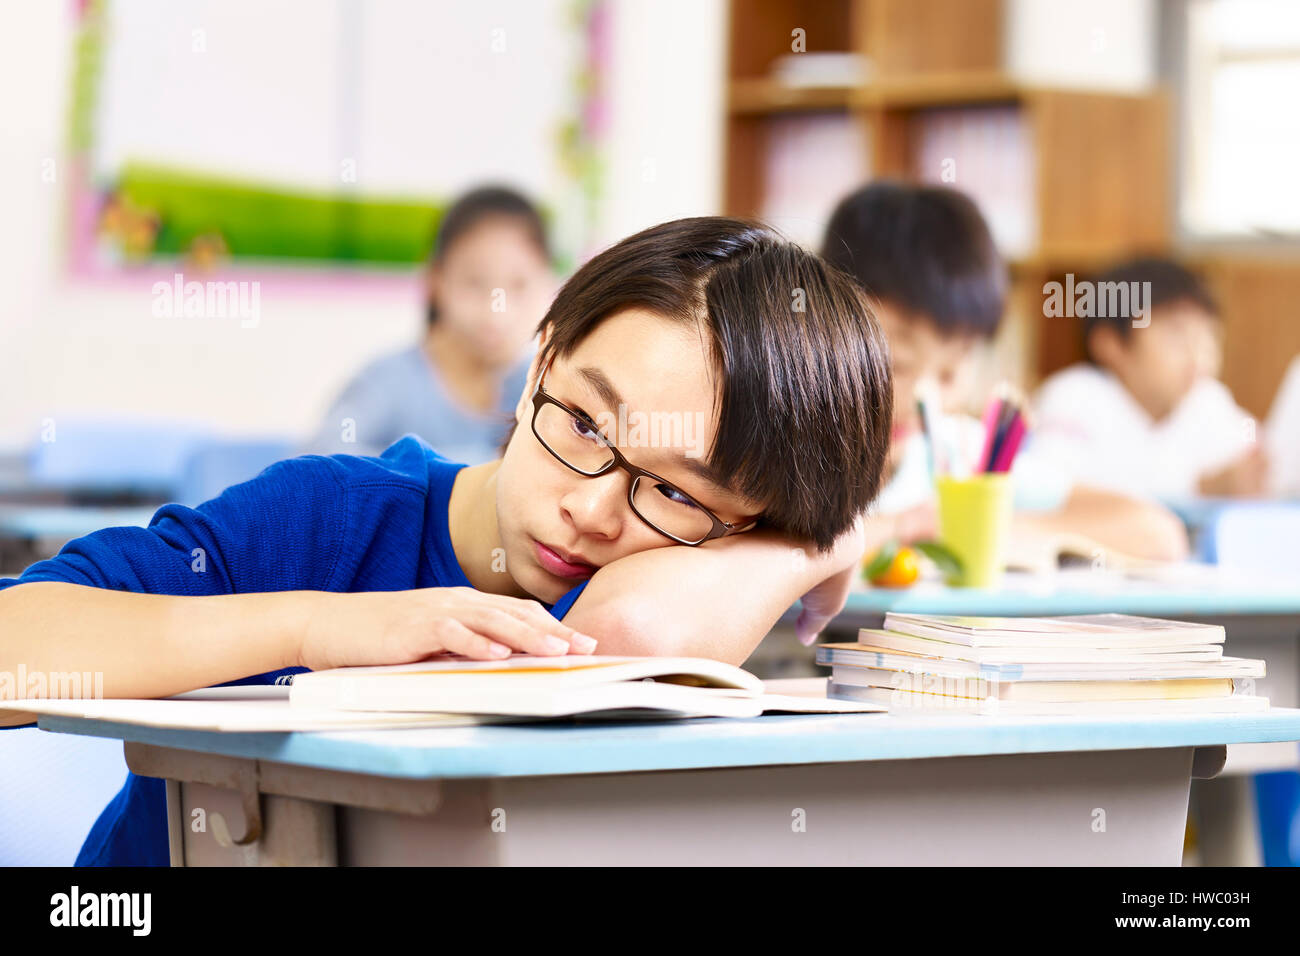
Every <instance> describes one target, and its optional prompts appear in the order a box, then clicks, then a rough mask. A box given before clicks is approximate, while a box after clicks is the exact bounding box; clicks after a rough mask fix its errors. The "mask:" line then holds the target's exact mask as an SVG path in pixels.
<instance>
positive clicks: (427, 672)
mask: <svg viewBox="0 0 1300 956" xmlns="http://www.w3.org/2000/svg"><path fill="white" fill-rule="evenodd" d="M289 703H290V705H291V706H292V707H309V708H313V709H317V710H341V711H353V712H355V711H363V712H376V711H397V712H405V713H411V712H419V711H436V712H439V713H450V714H498V715H509V716H524V717H565V716H573V715H577V714H601V715H607V716H637V715H638V714H646V713H648V714H653V715H660V716H681V717H757V716H758V715H759V714H761V713H764V712H777V711H779V712H785V713H847V712H850V709H849V708H847V707H843V706H841V705H842V704H845V703H848V702H846V701H834V700H828V699H827V698H826V697H825V696H822V697H820V698H818V697H811V696H802V695H793V694H768V693H766V692H765V688H764V686H763V682H762V681H761V680H759V679H758V678H757V677H755V676H754V675H753V674H750V673H749V672H748V671H744V670H741V669H740V668H739V667H734V666H732V665H731V664H724V663H722V662H720V661H714V660H708V659H705V658H695V657H614V656H601V655H593V656H570V657H530V656H526V655H521V656H517V657H512V658H508V659H506V660H503V661H466V660H440V661H426V662H423V663H418V664H398V665H394V666H385V667H341V668H337V669H334V670H326V671H313V672H312V673H309V674H299V675H297V676H296V677H294V678H293V682H292V685H291V687H290V690H289ZM853 709H854V710H858V711H866V710H871V709H874V708H870V707H862V706H859V707H857V708H853Z"/></svg>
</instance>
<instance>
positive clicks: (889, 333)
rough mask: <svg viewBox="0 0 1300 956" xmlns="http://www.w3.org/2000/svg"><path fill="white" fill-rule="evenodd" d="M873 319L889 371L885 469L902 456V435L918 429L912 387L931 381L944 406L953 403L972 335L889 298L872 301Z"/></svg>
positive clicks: (963, 384) (968, 368) (965, 375)
mask: <svg viewBox="0 0 1300 956" xmlns="http://www.w3.org/2000/svg"><path fill="white" fill-rule="evenodd" d="M875 312H876V318H877V319H878V320H879V322H880V327H881V329H882V330H883V331H884V333H885V338H886V339H887V340H888V341H889V354H890V357H891V362H892V367H893V373H894V427H893V432H892V433H891V436H890V437H891V441H890V444H889V462H888V469H889V471H890V472H892V471H893V470H894V469H895V468H897V467H898V464H899V462H900V461H901V459H902V454H903V448H904V447H905V446H906V444H907V440H908V439H909V438H911V437H912V436H913V435H915V434H916V433H917V432H919V431H920V430H921V416H920V415H919V414H918V413H917V410H916V398H917V391H918V386H920V385H921V384H922V383H924V382H932V383H933V384H934V386H935V387H936V388H937V391H938V396H939V400H940V401H941V403H942V404H943V406H944V407H945V408H952V407H953V406H954V405H956V404H957V403H958V402H959V400H960V398H961V396H962V395H963V394H964V393H965V390H966V388H967V386H968V385H969V382H970V376H971V373H972V371H973V368H974V362H973V356H974V351H975V343H976V339H975V337H974V336H973V335H950V334H945V333H943V332H941V331H940V330H939V327H938V326H937V325H935V324H934V323H933V322H932V321H930V319H929V318H927V317H926V316H924V315H921V314H918V313H914V312H909V311H907V310H904V309H902V308H900V307H898V306H895V305H894V304H893V303H890V302H885V301H882V302H877V303H876V309H875Z"/></svg>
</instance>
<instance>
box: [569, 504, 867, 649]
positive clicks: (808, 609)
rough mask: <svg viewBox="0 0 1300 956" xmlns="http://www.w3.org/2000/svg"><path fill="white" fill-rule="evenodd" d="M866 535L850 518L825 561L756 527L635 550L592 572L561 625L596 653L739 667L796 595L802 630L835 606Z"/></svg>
mask: <svg viewBox="0 0 1300 956" xmlns="http://www.w3.org/2000/svg"><path fill="white" fill-rule="evenodd" d="M868 534H869V532H868V531H866V530H864V527H863V523H862V522H861V521H859V522H858V523H857V524H856V525H855V526H854V527H853V528H852V529H850V530H849V531H848V532H846V533H845V534H844V535H842V536H841V537H840V538H839V539H838V540H837V541H836V543H835V547H834V548H833V550H832V551H830V552H829V553H827V554H818V553H817V550H816V547H815V546H814V545H813V544H812V543H811V542H800V541H797V540H795V539H792V538H789V537H786V536H784V535H781V534H778V533H777V532H774V531H770V530H763V529H760V530H755V531H749V532H745V533H743V534H738V535H733V536H730V537H727V538H721V539H718V540H716V541H710V542H709V543H708V544H705V545H702V546H700V547H698V548H690V547H685V546H670V547H665V548H656V549H653V550H650V551H641V552H638V553H637V554H631V555H628V556H626V557H624V558H620V559H619V560H617V561H614V562H612V563H610V564H607V565H605V566H604V567H602V568H601V569H600V570H599V571H597V572H596V574H595V575H594V576H593V577H592V578H591V580H590V581H589V582H588V584H587V586H586V587H585V588H584V589H583V591H582V594H581V595H579V597H578V600H577V601H576V602H575V603H574V605H573V608H572V609H571V610H570V611H569V613H568V614H566V615H565V616H564V623H565V624H567V625H569V626H570V627H573V628H575V629H577V630H578V631H581V632H583V633H584V634H590V635H592V636H593V637H595V638H596V639H597V641H599V647H598V648H597V649H596V653H598V654H631V655H654V656H669V655H671V656H682V657H709V658H714V659H716V660H722V661H727V662H729V663H732V664H741V663H743V662H744V660H745V659H746V658H747V657H749V655H750V653H751V652H752V651H753V650H754V648H755V647H756V646H757V645H758V642H759V641H761V640H762V639H763V637H764V636H766V634H767V633H768V632H769V631H770V630H771V629H772V626H773V625H774V624H775V623H776V622H777V620H778V619H779V618H780V617H781V615H782V613H784V612H785V610H786V609H787V608H789V607H790V606H791V605H793V604H794V602H795V601H796V600H798V599H799V598H801V597H803V596H805V595H808V600H807V601H806V602H805V609H804V610H805V615H804V616H803V617H802V620H801V624H800V628H801V629H802V630H804V631H807V632H809V633H815V632H816V631H819V630H820V629H821V628H822V627H823V626H824V625H825V623H826V621H827V620H829V619H830V617H832V616H833V615H834V614H835V613H837V612H838V611H839V610H840V608H842V607H843V606H844V599H845V597H846V596H847V594H848V586H849V583H850V582H851V579H852V573H853V569H854V568H855V567H856V566H857V564H858V562H859V560H860V559H861V557H862V554H863V552H864V550H865V549H866V546H867V537H868ZM877 543H879V542H877ZM810 592H812V593H810Z"/></svg>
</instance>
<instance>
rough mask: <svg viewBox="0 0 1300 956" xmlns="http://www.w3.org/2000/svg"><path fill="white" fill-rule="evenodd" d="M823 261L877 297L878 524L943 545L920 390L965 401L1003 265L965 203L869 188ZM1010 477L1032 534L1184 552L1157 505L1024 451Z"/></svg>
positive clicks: (975, 431) (998, 301) (846, 215)
mask: <svg viewBox="0 0 1300 956" xmlns="http://www.w3.org/2000/svg"><path fill="white" fill-rule="evenodd" d="M822 255H823V257H824V258H826V259H827V260H828V261H829V262H830V263H831V264H833V265H835V266H838V267H839V268H840V269H842V270H844V271H845V272H847V273H849V274H850V275H852V276H854V277H855V278H856V279H857V280H858V282H859V284H861V285H862V286H863V287H865V288H866V290H867V292H868V293H869V294H870V295H871V296H872V298H873V300H874V306H875V313H876V317H877V319H878V320H879V321H880V325H881V328H882V329H883V330H884V332H885V337H886V339H887V340H888V342H889V348H890V354H891V357H892V369H893V375H894V424H893V432H892V436H891V437H892V443H891V446H890V453H889V460H888V471H887V474H888V475H889V476H890V477H889V480H888V482H887V484H886V486H885V489H884V490H883V491H882V492H881V495H880V497H879V499H877V505H876V509H875V513H874V516H873V519H872V521H873V522H874V523H875V524H876V525H877V526H883V528H884V532H885V533H886V534H888V535H889V536H892V537H896V538H898V539H900V540H901V541H904V542H907V541H915V540H924V539H927V538H934V537H937V530H938V529H937V527H936V516H935V504H934V490H933V485H932V481H931V477H930V471H929V464H928V462H927V455H926V443H925V438H924V435H923V433H922V430H921V422H920V417H919V415H918V413H917V408H916V397H917V391H918V387H919V386H921V385H922V383H925V382H930V383H934V387H935V388H936V389H937V390H938V392H939V398H940V400H941V402H942V404H943V405H944V406H945V407H947V408H949V409H951V408H953V407H954V406H956V405H957V404H959V403H960V401H961V399H962V398H963V397H964V396H965V395H967V394H968V389H969V385H970V382H971V379H972V377H973V376H972V372H973V368H974V365H975V354H976V349H977V346H978V345H979V344H980V343H981V342H984V341H986V340H989V339H991V338H992V337H993V335H994V334H995V333H996V331H997V328H998V325H999V323H1000V322H1001V319H1002V313H1003V310H1004V308H1005V301H1006V289H1007V278H1006V266H1005V264H1004V263H1003V261H1002V259H1001V257H1000V255H999V254H998V252H997V249H996V247H995V246H994V243H993V237H992V235H991V234H990V233H989V230H988V227H987V225H986V224H985V222H984V219H983V217H982V216H980V213H979V210H978V209H976V207H975V204H974V203H973V202H971V200H970V199H968V198H967V197H966V196H964V195H962V194H961V193H959V192H956V191H954V190H951V189H944V188H940V187H924V186H910V185H903V184H898V183H888V182H881V183H873V184H870V185H868V186H865V187H863V188H862V189H860V190H858V191H857V192H855V193H853V194H851V195H849V196H848V197H846V198H845V199H844V200H842V201H841V202H840V204H839V205H838V206H837V207H836V209H835V212H834V213H833V214H832V216H831V220H830V223H829V224H828V226H827V229H826V236H825V241H824V243H823V249H822ZM949 419H950V421H952V422H953V424H954V425H955V426H956V427H957V428H958V429H959V430H960V431H961V435H960V436H959V437H961V438H962V439H966V438H967V437H970V438H972V439H973V444H974V447H975V448H978V446H979V440H980V437H981V434H982V428H981V426H980V423H979V422H977V421H975V420H974V419H969V418H964V417H960V416H949ZM967 432H970V433H971V434H970V436H967V434H966V433H967ZM966 443H967V444H970V442H966ZM1012 480H1013V484H1014V490H1015V505H1016V509H1017V515H1016V521H1017V526H1018V528H1019V529H1020V530H1021V531H1023V532H1025V533H1031V532H1032V533H1039V534H1052V533H1054V532H1070V533H1075V534H1082V535H1086V536H1087V537H1088V538H1090V539H1091V540H1093V541H1095V542H1097V543H1098V544H1100V545H1102V546H1104V547H1108V548H1112V549H1114V550H1116V551H1120V552H1123V553H1125V554H1128V555H1132V556H1135V557H1145V558H1154V559H1167V560H1177V559H1180V558H1183V557H1185V556H1186V553H1187V535H1186V531H1185V530H1184V528H1183V526H1182V523H1181V522H1180V521H1179V520H1178V519H1177V518H1176V517H1175V516H1174V515H1173V514H1172V513H1170V512H1169V511H1167V510H1166V509H1165V508H1163V507H1161V506H1160V505H1158V504H1155V503H1152V502H1147V501H1143V500H1140V499H1138V498H1135V497H1132V496H1130V495H1127V494H1120V493H1115V492H1112V491H1105V490H1101V489H1098V488H1094V487H1090V486H1085V485H1083V484H1079V483H1076V482H1074V481H1073V480H1072V479H1071V477H1070V476H1069V475H1068V474H1067V473H1066V472H1065V471H1063V470H1062V469H1060V468H1059V467H1056V466H1055V465H1054V464H1053V463H1052V462H1050V461H1048V460H1045V459H1044V458H1043V457H1042V456H1039V455H1035V454H1033V453H1032V452H1029V451H1025V452H1022V453H1021V454H1020V455H1018V456H1017V458H1016V461H1015V466H1014V468H1013V470H1012Z"/></svg>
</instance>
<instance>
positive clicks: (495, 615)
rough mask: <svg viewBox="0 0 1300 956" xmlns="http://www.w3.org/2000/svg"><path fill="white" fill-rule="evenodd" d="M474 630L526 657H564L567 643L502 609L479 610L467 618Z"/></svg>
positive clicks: (567, 650) (566, 651) (567, 648)
mask: <svg viewBox="0 0 1300 956" xmlns="http://www.w3.org/2000/svg"><path fill="white" fill-rule="evenodd" d="M469 623H471V624H472V625H473V627H474V629H475V630H477V631H479V632H480V633H482V634H486V635H488V636H489V637H491V638H492V639H493V640H495V641H499V642H501V643H502V644H509V645H510V646H511V647H514V648H516V649H518V650H521V651H524V652H525V653H528V654H542V655H553V654H567V653H569V642H568V641H567V640H564V639H563V638H562V637H560V636H559V635H557V634H555V633H551V632H548V631H545V630H542V629H541V628H538V627H535V626H534V625H533V623H532V622H531V621H525V620H523V619H521V618H519V617H516V616H515V615H513V614H511V613H510V612H509V611H506V610H504V609H503V608H497V607H490V608H483V609H481V610H479V611H477V612H475V613H473V614H471V615H470V619H469Z"/></svg>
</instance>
